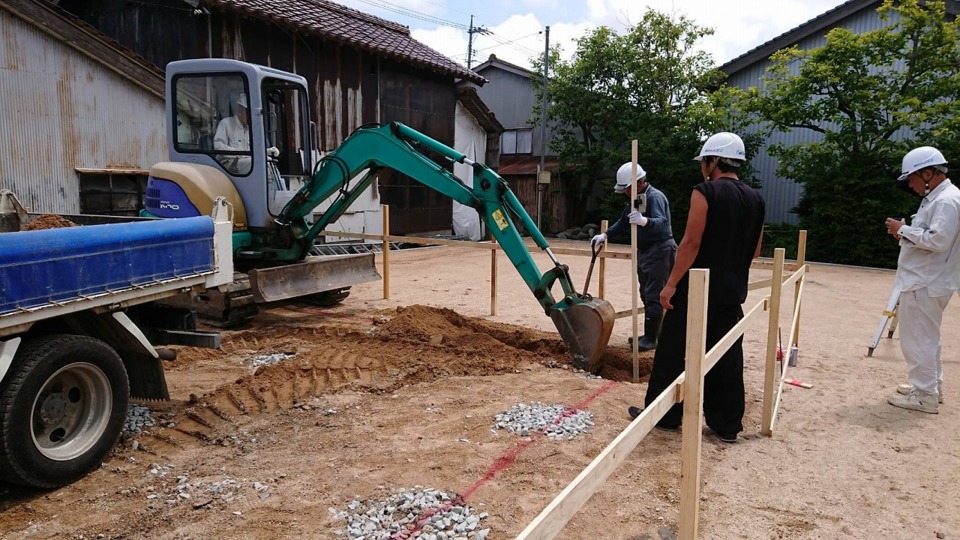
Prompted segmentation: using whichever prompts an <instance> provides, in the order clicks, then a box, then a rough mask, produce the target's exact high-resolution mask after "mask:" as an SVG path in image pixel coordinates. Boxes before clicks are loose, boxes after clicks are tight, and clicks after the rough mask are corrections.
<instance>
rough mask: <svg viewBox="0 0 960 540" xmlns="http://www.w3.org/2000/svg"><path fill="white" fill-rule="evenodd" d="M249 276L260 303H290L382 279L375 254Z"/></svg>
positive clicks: (265, 270) (318, 259) (310, 262)
mask: <svg viewBox="0 0 960 540" xmlns="http://www.w3.org/2000/svg"><path fill="white" fill-rule="evenodd" d="M247 275H248V276H250V288H251V289H252V290H253V299H254V301H255V302H257V303H263V302H276V301H278V300H288V299H290V298H297V297H300V296H306V295H308V294H315V293H320V292H324V291H329V290H333V289H340V288H343V287H349V286H351V285H356V284H357V283H366V282H369V281H376V280H378V279H380V273H379V272H377V267H376V264H375V263H374V254H373V253H361V254H359V255H337V256H333V257H307V258H306V259H304V260H303V262H299V263H294V264H287V265H284V266H276V267H273V268H257V269H255V270H251V271H250V272H248V274H247Z"/></svg>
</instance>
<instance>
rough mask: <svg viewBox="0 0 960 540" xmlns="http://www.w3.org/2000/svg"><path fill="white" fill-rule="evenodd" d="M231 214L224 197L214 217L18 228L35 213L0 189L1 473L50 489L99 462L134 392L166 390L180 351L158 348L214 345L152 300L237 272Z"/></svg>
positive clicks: (86, 219) (1, 477)
mask: <svg viewBox="0 0 960 540" xmlns="http://www.w3.org/2000/svg"><path fill="white" fill-rule="evenodd" d="M229 213H230V208H229V204H228V203H227V202H226V201H225V200H223V199H217V200H216V201H215V202H214V207H213V210H212V213H211V215H209V216H198V217H191V218H185V219H175V220H157V219H134V220H132V221H127V222H114V223H104V224H81V225H80V226H75V227H64V228H51V229H37V230H21V228H24V227H23V226H24V225H26V224H29V223H30V222H31V221H33V220H35V219H37V218H38V216H37V215H36V214H30V213H28V212H26V211H25V210H24V209H23V207H22V206H21V205H20V203H19V202H18V201H17V199H16V197H15V196H14V195H13V194H12V193H11V192H9V191H6V190H4V191H2V192H0V482H8V483H12V484H19V485H25V486H30V487H36V488H54V487H58V486H62V485H65V484H68V483H71V482H73V481H75V480H77V479H78V478H80V477H82V476H83V475H85V474H87V473H88V472H90V471H91V470H93V469H95V468H97V467H98V466H99V465H100V463H101V462H102V461H103V459H104V457H105V456H106V455H107V454H108V453H109V452H110V450H111V449H112V447H113V446H114V445H115V444H116V441H117V439H118V437H119V436H120V433H121V430H122V428H123V425H124V421H125V418H126V415H127V407H128V401H129V399H130V398H131V397H133V398H140V399H169V394H168V392H167V386H166V381H165V379H164V375H163V368H162V364H161V362H162V360H164V359H170V358H171V357H172V355H173V354H174V353H173V351H171V350H169V349H157V348H156V347H155V345H164V344H189V345H200V346H212V347H216V346H219V335H217V334H208V333H203V332H197V331H196V326H195V314H191V313H190V312H189V311H186V310H176V309H172V308H169V307H164V306H161V305H158V304H157V303H155V302H154V301H156V300H160V299H163V298H166V297H168V296H171V295H176V294H181V293H188V294H189V293H191V292H192V291H195V292H199V291H203V290H206V289H207V288H209V287H216V286H219V285H223V284H227V283H230V282H231V281H232V280H233V258H232V257H233V255H232V250H231V243H232V239H231V234H232V228H233V224H232V220H231V216H230V215H229ZM75 217H76V219H77V220H78V221H79V222H83V223H96V222H97V221H98V219H97V218H96V217H92V216H75ZM61 218H62V216H61ZM104 220H108V218H101V219H100V221H104ZM71 221H72V220H71ZM27 228H29V227H27ZM191 316H192V317H193V318H192V319H191Z"/></svg>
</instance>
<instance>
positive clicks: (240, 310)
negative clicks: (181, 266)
mask: <svg viewBox="0 0 960 540" xmlns="http://www.w3.org/2000/svg"><path fill="white" fill-rule="evenodd" d="M158 303H159V304H161V305H165V306H171V307H177V308H187V309H192V310H194V311H196V313H197V318H198V319H201V320H202V321H203V322H204V323H205V324H209V325H211V326H216V327H219V328H234V327H239V326H244V325H246V324H248V323H250V322H251V321H252V320H253V317H254V316H255V315H256V314H257V311H258V310H259V308H258V307H257V304H256V303H255V302H254V300H253V291H252V290H251V289H250V279H249V278H248V277H247V275H246V274H241V273H236V274H234V275H233V282H232V283H229V284H227V285H221V286H220V287H217V288H214V289H207V290H206V291H204V292H202V293H200V294H194V293H183V294H178V295H176V296H171V297H169V298H164V299H163V300H160V301H159V302H158Z"/></svg>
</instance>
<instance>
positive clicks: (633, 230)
mask: <svg viewBox="0 0 960 540" xmlns="http://www.w3.org/2000/svg"><path fill="white" fill-rule="evenodd" d="M630 153H631V158H630V159H631V160H632V163H631V166H630V194H631V196H630V203H629V204H630V211H631V212H632V211H633V198H634V197H636V196H637V140H636V139H634V140H633V141H632V142H631V143H630ZM630 267H631V270H630V275H631V276H633V279H632V280H631V282H630V288H631V289H632V290H633V295H632V297H631V299H632V301H633V304H632V306H633V351H632V356H633V382H634V383H639V382H640V339H639V336H638V335H637V334H638V331H637V326H638V325H639V314H638V313H637V294H638V289H637V225H636V224H635V223H631V224H630Z"/></svg>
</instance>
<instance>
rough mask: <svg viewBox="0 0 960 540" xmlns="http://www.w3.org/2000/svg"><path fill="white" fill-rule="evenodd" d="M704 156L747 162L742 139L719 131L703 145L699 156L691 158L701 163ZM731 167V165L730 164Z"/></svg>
mask: <svg viewBox="0 0 960 540" xmlns="http://www.w3.org/2000/svg"><path fill="white" fill-rule="evenodd" d="M705 156H719V157H721V158H727V159H734V160H737V161H746V160H747V151H746V149H745V148H744V146H743V139H741V138H740V136H739V135H737V134H736V133H730V132H728V131H721V132H720V133H715V134H713V135H711V136H710V138H708V139H707V141H706V142H705V143H703V148H701V149H700V155H698V156H697V157H695V158H693V159H695V160H697V161H702V160H703V158H704V157H705ZM731 165H733V164H732V163H731Z"/></svg>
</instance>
